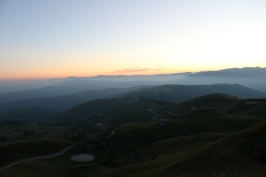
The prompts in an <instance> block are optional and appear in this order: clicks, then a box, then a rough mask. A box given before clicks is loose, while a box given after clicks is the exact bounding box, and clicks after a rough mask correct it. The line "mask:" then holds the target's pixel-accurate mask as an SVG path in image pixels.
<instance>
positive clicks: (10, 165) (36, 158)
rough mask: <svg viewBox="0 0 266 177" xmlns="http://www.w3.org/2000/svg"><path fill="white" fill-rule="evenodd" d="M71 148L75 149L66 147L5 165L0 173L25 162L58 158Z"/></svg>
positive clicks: (0, 169)
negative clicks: (48, 153) (52, 152)
mask: <svg viewBox="0 0 266 177" xmlns="http://www.w3.org/2000/svg"><path fill="white" fill-rule="evenodd" d="M73 147H75V145H71V146H68V147H66V148H64V149H62V150H61V151H59V152H56V153H54V154H50V155H45V156H38V157H33V158H29V159H24V160H20V161H17V162H14V163H11V164H9V165H6V166H4V167H1V168H0V171H2V170H5V169H7V168H10V167H13V166H14V165H17V164H19V163H22V162H26V161H32V160H41V159H50V158H53V157H57V156H60V155H62V154H64V153H65V152H67V151H69V150H70V149H72V148H73Z"/></svg>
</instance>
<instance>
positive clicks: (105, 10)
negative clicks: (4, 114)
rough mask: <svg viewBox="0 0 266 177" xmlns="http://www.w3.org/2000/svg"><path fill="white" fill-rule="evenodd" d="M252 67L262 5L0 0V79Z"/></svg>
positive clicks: (261, 58)
mask: <svg viewBox="0 0 266 177" xmlns="http://www.w3.org/2000/svg"><path fill="white" fill-rule="evenodd" d="M257 66H260V67H266V1H265V0H252V1H251V0H223V1H218V0H217V1H215V0H77V1H73V0H52V1H44V0H39V1H35V0H23V1H21V0H0V80H20V79H22V80H23V79H49V78H62V77H69V76H77V77H88V76H95V75H141V74H144V75H151V74H164V73H165V74H166V73H179V72H186V71H191V72H197V71H201V70H219V69H224V68H233V67H238V68H241V67H257Z"/></svg>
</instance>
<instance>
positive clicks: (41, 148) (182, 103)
mask: <svg viewBox="0 0 266 177" xmlns="http://www.w3.org/2000/svg"><path fill="white" fill-rule="evenodd" d="M28 110H31V109H28ZM33 110H38V109H37V108H36V109H33ZM35 114H36V115H38V112H34V113H31V114H29V113H25V112H23V111H22V112H21V111H20V112H18V113H16V112H12V111H9V112H6V113H2V115H3V116H2V118H1V117H0V118H1V119H0V121H2V123H1V130H0V133H1V136H0V139H1V141H0V143H1V144H0V152H1V153H0V158H1V165H0V167H1V168H2V170H1V171H0V174H1V176H29V175H31V174H33V173H34V174H36V175H37V176H47V175H49V176H185V177H186V176H195V177H196V176H225V177H226V176H232V175H234V176H239V177H240V176H243V175H247V174H248V175H250V174H252V175H255V176H263V174H264V172H265V167H264V159H266V156H265V153H264V150H265V147H266V146H264V142H265V141H264V133H263V131H264V129H265V128H264V127H265V125H266V124H265V118H266V99H265V97H264V93H262V92H258V91H255V90H252V89H249V88H247V87H243V86H240V85H230V84H220V85H206V86H204V85H194V86H183V85H163V86H156V87H150V88H139V89H137V90H132V91H129V92H124V93H120V94H118V95H116V96H113V97H111V98H103V99H95V100H92V101H88V102H85V103H82V104H79V105H77V106H74V107H72V108H70V109H67V110H65V111H63V112H61V113H58V114H54V115H52V116H50V118H49V116H48V118H44V119H39V120H38V119H35V120H36V121H35V122H34V121H31V119H28V118H29V115H35ZM23 115H24V116H23ZM39 115H43V112H42V111H40V114H39ZM16 117H19V118H20V119H18V118H16ZM70 146H71V147H73V148H71V149H68V151H67V152H65V153H64V154H60V156H51V158H49V159H45V158H41V159H39V158H38V157H46V156H47V157H50V154H53V153H56V152H59V151H60V150H62V149H64V148H66V147H70ZM78 154H91V155H93V156H94V157H95V159H94V160H92V161H91V162H75V161H72V160H71V157H72V156H75V155H78ZM264 156H265V157H264ZM24 159H34V160H31V161H24ZM22 160H23V162H21V161H22ZM16 162H21V163H18V164H15V165H14V166H12V167H9V168H6V169H3V168H5V166H8V165H10V164H11V165H12V164H14V163H16ZM22 171H23V172H22Z"/></svg>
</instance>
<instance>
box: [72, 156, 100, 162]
mask: <svg viewBox="0 0 266 177" xmlns="http://www.w3.org/2000/svg"><path fill="white" fill-rule="evenodd" d="M94 158H95V157H94V156H93V155H90V154H79V155H74V156H72V157H71V160H73V161H77V162H90V161H93V160H94Z"/></svg>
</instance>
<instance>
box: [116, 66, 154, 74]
mask: <svg viewBox="0 0 266 177" xmlns="http://www.w3.org/2000/svg"><path fill="white" fill-rule="evenodd" d="M143 71H151V69H150V68H139V67H133V68H130V69H122V70H118V71H113V72H112V73H134V72H143Z"/></svg>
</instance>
